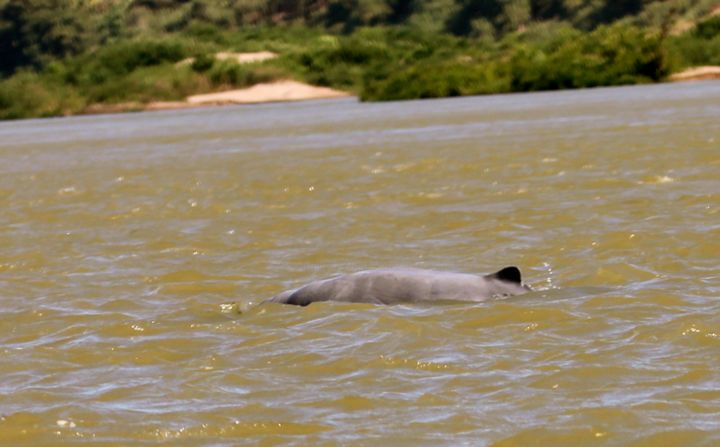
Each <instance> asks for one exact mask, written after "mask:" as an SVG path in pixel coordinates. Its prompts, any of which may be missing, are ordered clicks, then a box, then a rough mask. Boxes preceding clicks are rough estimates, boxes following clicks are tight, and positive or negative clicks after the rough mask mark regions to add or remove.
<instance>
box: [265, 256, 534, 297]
mask: <svg viewBox="0 0 720 447" xmlns="http://www.w3.org/2000/svg"><path fill="white" fill-rule="evenodd" d="M530 290H531V289H530V287H528V286H527V285H525V284H523V283H522V278H521V275H520V270H519V269H518V268H517V267H514V266H512V267H505V268H504V269H502V270H498V271H497V272H495V273H491V274H488V275H483V276H479V275H473V274H469V273H454V272H443V271H436V270H424V269H418V268H387V269H379V270H364V271H361V272H356V273H349V274H344V275H339V276H335V277H332V278H328V279H323V280H318V281H313V282H311V283H309V284H306V285H304V286H302V287H299V288H297V289H292V290H287V291H285V292H282V293H279V294H277V295H275V296H273V297H271V298H268V299H267V300H265V301H264V302H266V303H267V302H270V303H282V304H294V305H297V306H307V305H308V304H310V303H314V302H317V301H341V302H345V303H372V304H404V303H430V302H435V301H446V300H451V301H453V300H454V301H478V302H479V301H485V300H488V299H490V298H496V297H505V296H511V295H520V294H523V293H526V292H528V291H530Z"/></svg>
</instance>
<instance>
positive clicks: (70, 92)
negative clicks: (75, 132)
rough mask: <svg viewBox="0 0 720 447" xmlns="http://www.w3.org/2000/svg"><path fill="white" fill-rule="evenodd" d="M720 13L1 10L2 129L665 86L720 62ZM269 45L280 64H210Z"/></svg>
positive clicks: (129, 6)
mask: <svg viewBox="0 0 720 447" xmlns="http://www.w3.org/2000/svg"><path fill="white" fill-rule="evenodd" d="M718 12H720V11H718V7H717V2H716V0H618V1H609V0H582V1H580V0H424V1H420V0H304V1H289V0H189V1H188V0H0V119H13V118H25V117H39V116H55V115H66V114H74V113H82V112H84V111H87V110H89V109H92V108H94V107H96V106H97V105H98V104H101V105H110V106H112V105H115V106H116V107H118V108H120V109H137V108H141V107H142V104H144V103H147V102H150V101H154V100H181V99H183V98H185V97H186V96H188V95H190V94H195V93H200V92H210V91H219V90H223V89H228V88H237V87H244V86H249V85H253V84H255V83H258V82H265V81H270V80H275V79H281V78H294V79H299V80H304V81H307V82H310V83H312V84H316V85H323V86H329V87H334V88H338V89H344V90H349V91H352V92H355V93H356V94H358V95H359V96H360V98H361V99H362V100H370V101H376V100H396V99H414V98H432V97H445V96H461V95H475V94H487V93H500V92H513V91H531V90H552V89H564V88H580V87H595V86H604V85H619V84H635V83H645V82H656V81H660V80H662V79H664V78H665V77H667V76H668V75H669V74H670V73H672V72H674V71H678V70H681V69H683V68H685V67H688V66H693V65H720V15H718ZM713 13H714V15H713ZM263 50H267V51H273V52H276V53H278V54H279V55H280V57H278V58H276V59H272V60H268V61H265V62H257V63H252V64H243V65H240V64H238V63H236V62H233V61H230V60H218V59H216V58H215V57H214V56H213V55H214V54H215V53H217V52H221V51H238V52H240V51H263ZM190 58H192V59H190Z"/></svg>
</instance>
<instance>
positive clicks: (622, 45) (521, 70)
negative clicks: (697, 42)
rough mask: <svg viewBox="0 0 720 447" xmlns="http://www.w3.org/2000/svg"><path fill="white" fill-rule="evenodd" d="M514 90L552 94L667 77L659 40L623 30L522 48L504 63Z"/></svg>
mask: <svg viewBox="0 0 720 447" xmlns="http://www.w3.org/2000/svg"><path fill="white" fill-rule="evenodd" d="M510 70H511V76H512V81H511V88H512V90H514V91H528V90H557V89H563V88H581V87H597V86H608V85H622V84H632V83H642V82H650V81H658V80H660V79H662V78H663V77H665V76H666V75H667V73H668V66H667V61H666V57H665V51H664V48H663V47H662V39H661V38H660V36H659V35H656V34H652V33H648V32H646V31H645V30H642V29H639V28H635V27H632V26H628V25H622V24H616V25H612V26H602V27H599V28H598V29H597V30H595V31H593V32H591V33H588V34H574V33H573V34H568V35H566V36H565V37H564V38H562V39H561V40H555V39H553V40H552V41H551V42H550V43H546V44H545V45H542V44H540V45H532V44H531V45H523V46H521V47H520V48H518V49H516V50H515V51H514V54H513V57H512V59H511V62H510Z"/></svg>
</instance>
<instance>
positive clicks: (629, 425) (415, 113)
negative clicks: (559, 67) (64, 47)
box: [0, 82, 720, 446]
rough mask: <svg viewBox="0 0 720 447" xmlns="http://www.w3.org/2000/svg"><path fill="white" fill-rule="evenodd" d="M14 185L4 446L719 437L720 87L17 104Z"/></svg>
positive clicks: (1, 216) (1, 375)
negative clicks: (521, 287)
mask: <svg viewBox="0 0 720 447" xmlns="http://www.w3.org/2000/svg"><path fill="white" fill-rule="evenodd" d="M0 206H1V209H2V212H1V213H0V244H1V245H0V247H1V249H0V317H1V318H0V355H1V357H0V359H2V361H1V362H0V415H1V416H2V417H1V418H0V445H2V446H21V445H32V446H56V445H80V444H86V443H87V444H93V445H105V446H110V445H118V446H120V445H154V444H157V443H158V442H159V443H162V444H165V445H173V446H175V445H179V446H195V445H198V446H199V445H203V446H235V445H258V446H265V445H296V446H309V445H320V446H332V445H347V446H365V445H373V446H376V445H377V446H380V445H381V446H424V445H432V446H437V445H446V446H458V445H472V446H484V445H496V446H526V445H538V446H561V445H572V446H576V445H598V446H625V445H633V446H657V445H663V446H686V445H693V446H715V445H720V268H719V264H718V259H719V257H720V83H717V82H715V83H712V82H705V83H696V84H682V85H680V84H675V85H656V86H645V87H630V88H617V89H598V90H589V91H572V92H560V93H541V94H529V95H508V96H490V97H481V98H465V99H450V100H436V101H422V102H403V103H386V104H359V103H356V102H354V101H353V100H346V99H344V100H330V101H326V102H314V103H313V102H311V103H303V104H273V105H263V106H250V107H229V108H215V109H203V110H186V111H173V112H158V113H140V114H128V115H114V116H92V117H77V118H68V119H52V120H36V121H23V122H6V123H2V124H0ZM512 264H515V265H518V266H519V267H520V268H521V269H522V271H523V273H524V275H525V278H526V280H527V281H528V283H529V284H531V285H532V286H534V287H535V288H536V289H539V290H538V291H537V292H533V293H531V294H528V295H524V296H521V297H514V298H510V299H506V300H500V301H492V302H486V303H481V304H470V303H468V304H462V303H461V304H443V305H437V306H410V305H408V306H395V307H382V306H373V305H348V304H330V303H321V304H313V305H311V306H308V307H306V308H298V307H294V306H282V305H260V306H257V305H254V303H257V302H258V301H259V300H261V299H263V298H265V297H268V296H270V295H272V294H274V293H276V292H278V291H280V290H283V289H286V288H290V287H294V286H297V285H299V284H302V283H303V282H304V281H308V280H311V279H314V278H320V277H326V276H329V275H332V274H334V273H337V272H348V271H354V270H359V269H365V268H372V267H384V266H398V265H402V266H419V267H426V268H436V269H447V270H454V271H467V272H489V271H494V270H496V269H498V268H500V267H503V266H505V265H512Z"/></svg>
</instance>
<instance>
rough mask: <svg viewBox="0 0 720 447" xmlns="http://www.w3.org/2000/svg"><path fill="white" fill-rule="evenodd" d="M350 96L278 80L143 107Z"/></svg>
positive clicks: (168, 108) (151, 103)
mask: <svg viewBox="0 0 720 447" xmlns="http://www.w3.org/2000/svg"><path fill="white" fill-rule="evenodd" d="M348 96H352V95H351V94H350V93H348V92H343V91H340V90H334V89H331V88H327V87H315V86H312V85H309V84H304V83H302V82H297V81H277V82H270V83H264V84H257V85H253V86H252V87H249V88H243V89H239V90H229V91H225V92H218V93H207V94H203V95H193V96H188V97H187V98H186V99H185V101H155V102H150V103H148V104H145V105H144V106H142V107H141V108H143V109H145V110H172V109H184V108H188V107H202V106H214V105H227V104H257V103H264V102H279V101H304V100H309V99H326V98H342V97H348Z"/></svg>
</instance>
